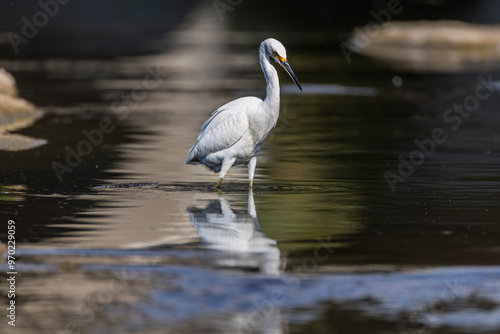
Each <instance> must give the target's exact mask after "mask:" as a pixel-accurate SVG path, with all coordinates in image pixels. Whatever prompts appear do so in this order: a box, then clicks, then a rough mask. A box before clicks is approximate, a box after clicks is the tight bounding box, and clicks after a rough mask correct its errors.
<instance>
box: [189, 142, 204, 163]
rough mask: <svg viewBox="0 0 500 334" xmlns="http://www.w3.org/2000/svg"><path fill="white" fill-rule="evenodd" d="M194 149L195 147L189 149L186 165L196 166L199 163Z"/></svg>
mask: <svg viewBox="0 0 500 334" xmlns="http://www.w3.org/2000/svg"><path fill="white" fill-rule="evenodd" d="M195 147H196V145H194V146H193V147H191V149H190V150H189V155H188V158H187V160H186V165H198V164H199V163H200V162H201V159H200V158H199V157H197V156H196V154H195V149H194V148H195Z"/></svg>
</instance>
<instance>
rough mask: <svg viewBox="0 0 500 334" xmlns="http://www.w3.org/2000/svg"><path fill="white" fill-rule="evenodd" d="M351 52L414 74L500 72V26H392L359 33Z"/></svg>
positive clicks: (414, 23) (434, 23)
mask: <svg viewBox="0 0 500 334" xmlns="http://www.w3.org/2000/svg"><path fill="white" fill-rule="evenodd" d="M348 48H349V49H350V50H353V51H355V52H357V53H359V54H362V55H365V56H368V57H372V58H375V59H379V60H382V61H386V62H388V63H389V64H390V65H391V66H395V67H398V68H402V69H405V70H410V71H415V72H454V71H463V70H469V69H470V70H475V69H483V68H492V67H495V68H497V67H498V68H500V26H498V25H490V26H486V25H476V24H469V23H465V22H459V21H410V22H389V23H387V24H385V25H381V26H378V27H375V26H365V27H362V28H358V29H356V30H355V32H354V34H353V36H352V38H351V39H350V40H349V42H348Z"/></svg>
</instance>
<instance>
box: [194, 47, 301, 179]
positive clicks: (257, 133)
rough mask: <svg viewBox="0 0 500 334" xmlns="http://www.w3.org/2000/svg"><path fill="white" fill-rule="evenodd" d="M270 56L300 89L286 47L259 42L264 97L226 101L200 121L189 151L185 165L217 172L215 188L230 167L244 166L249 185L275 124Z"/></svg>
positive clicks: (275, 86)
mask: <svg viewBox="0 0 500 334" xmlns="http://www.w3.org/2000/svg"><path fill="white" fill-rule="evenodd" d="M271 59H274V60H275V61H276V62H277V63H278V64H279V65H281V67H283V68H284V69H285V71H286V72H287V73H288V74H289V75H290V77H291V78H292V79H293V81H294V82H295V83H296V84H297V86H298V87H299V88H300V90H302V87H301V86H300V83H299V80H298V79H297V77H296V76H295V74H294V73H293V71H292V68H291V67H290V65H289V64H288V61H287V57H286V50H285V47H284V46H283V44H281V43H280V42H279V41H277V40H275V39H273V38H268V39H266V40H265V41H263V42H262V43H261V44H260V48H259V60H260V67H261V68H262V72H264V77H265V78H266V84H267V88H266V98H265V99H264V100H262V99H259V98H257V97H253V96H248V97H242V98H239V99H236V100H234V101H231V102H229V103H226V104H225V105H223V106H222V107H220V108H219V109H217V110H215V111H214V112H213V113H212V116H211V117H210V118H209V119H208V120H207V121H206V122H205V123H204V124H203V126H202V127H201V132H200V134H199V135H198V138H197V141H196V144H194V146H193V147H192V148H191V149H190V150H189V156H188V159H187V161H186V164H192V165H198V164H204V165H205V166H207V167H208V168H209V169H211V170H212V171H214V172H215V173H217V172H220V173H219V179H218V180H217V184H216V185H215V187H216V188H220V185H221V183H222V180H223V179H224V176H225V175H226V173H227V172H228V171H229V169H230V168H231V167H232V166H238V165H247V166H248V180H249V182H250V188H253V178H254V173H255V166H256V164H257V156H258V155H259V151H260V148H261V146H262V142H263V141H264V139H266V137H267V136H268V135H269V133H270V132H271V130H272V129H273V128H274V126H275V125H276V122H277V121H278V116H279V109H280V87H279V79H278V72H277V71H276V69H275V68H274V67H273V66H272V64H271Z"/></svg>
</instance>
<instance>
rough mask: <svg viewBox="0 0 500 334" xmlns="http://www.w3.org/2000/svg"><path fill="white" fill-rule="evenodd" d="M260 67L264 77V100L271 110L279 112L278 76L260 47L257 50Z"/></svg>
mask: <svg viewBox="0 0 500 334" xmlns="http://www.w3.org/2000/svg"><path fill="white" fill-rule="evenodd" d="M259 60H260V67H262V72H264V77H265V78H266V84H267V88H266V98H265V99H264V102H265V103H267V104H269V105H270V106H271V107H272V108H271V110H276V112H279V105H280V83H279V78H278V72H277V71H276V69H275V68H274V66H273V65H272V64H271V61H270V60H269V57H266V52H265V50H264V49H263V48H262V47H261V48H260V52H259Z"/></svg>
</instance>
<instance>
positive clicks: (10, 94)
mask: <svg viewBox="0 0 500 334" xmlns="http://www.w3.org/2000/svg"><path fill="white" fill-rule="evenodd" d="M42 116H43V112H42V111H41V110H39V109H37V108H36V107H35V106H34V105H33V104H31V103H30V102H28V101H26V100H24V99H21V98H19V97H18V96H17V88H16V81H15V79H14V77H13V76H12V75H11V74H10V73H8V72H7V71H5V69H3V68H0V150H4V151H22V150H27V149H31V148H35V147H38V146H41V145H44V144H46V143H47V141H46V140H45V139H37V138H31V137H28V136H24V135H20V134H9V133H8V132H11V131H17V130H20V129H23V128H26V127H28V126H31V125H32V124H33V123H35V121H36V120H38V119H39V118H40V117H42Z"/></svg>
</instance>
